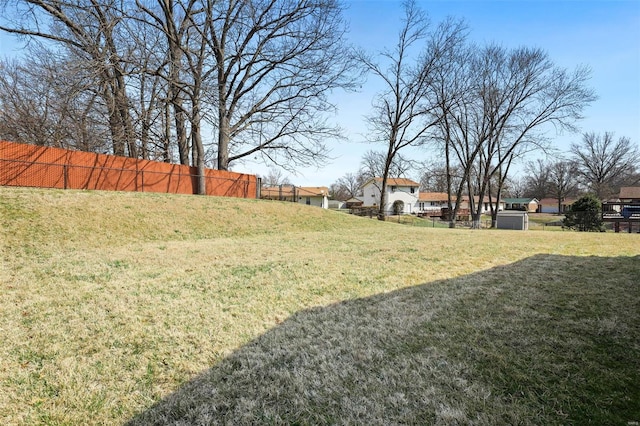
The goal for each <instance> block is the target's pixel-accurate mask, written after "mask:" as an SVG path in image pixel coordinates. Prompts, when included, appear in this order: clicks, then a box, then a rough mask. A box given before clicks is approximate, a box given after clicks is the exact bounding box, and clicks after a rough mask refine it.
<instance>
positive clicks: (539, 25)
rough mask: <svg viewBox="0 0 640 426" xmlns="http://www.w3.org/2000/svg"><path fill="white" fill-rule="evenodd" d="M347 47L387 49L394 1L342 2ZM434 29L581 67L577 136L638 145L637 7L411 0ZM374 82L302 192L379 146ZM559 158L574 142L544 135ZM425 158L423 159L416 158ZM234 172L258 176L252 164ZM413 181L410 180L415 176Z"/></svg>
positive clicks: (8, 41)
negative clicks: (372, 136) (371, 125)
mask: <svg viewBox="0 0 640 426" xmlns="http://www.w3.org/2000/svg"><path fill="white" fill-rule="evenodd" d="M346 4H347V5H348V10H347V13H346V19H347V20H348V21H349V23H350V28H351V31H350V38H351V42H352V43H353V44H355V45H359V46H362V47H364V48H365V49H367V50H368V51H371V52H375V51H376V50H379V49H381V48H383V47H384V46H389V47H392V45H393V44H394V43H395V41H396V39H397V32H398V28H399V26H400V18H401V16H402V4H401V2H400V1H397V0H350V1H348V0H346ZM418 4H419V5H420V6H421V7H422V8H423V9H424V10H425V11H426V12H427V13H428V14H429V16H430V17H431V19H432V21H433V22H434V23H437V22H439V21H441V20H442V19H443V18H445V17H446V16H454V17H458V18H463V19H465V20H466V22H467V24H468V26H469V29H470V38H471V39H472V40H474V41H476V42H479V43H483V42H487V43H489V42H492V43H494V42H495V43H499V44H502V45H504V46H505V47H518V46H530V47H539V48H542V49H544V50H546V51H547V52H548V53H549V55H550V57H551V59H552V60H553V61H554V62H555V63H556V64H557V65H560V66H563V67H565V68H568V69H573V68H574V67H575V66H577V65H588V66H589V67H590V68H591V69H592V78H591V82H590V83H591V86H592V87H593V88H594V89H595V91H596V93H597V95H598V99H597V100H596V101H595V102H594V103H593V104H592V105H591V106H590V107H589V108H588V109H587V110H586V111H585V116H586V117H585V119H584V120H582V121H581V122H580V123H578V125H579V126H580V128H581V130H582V131H588V132H596V133H603V132H605V131H610V132H615V134H616V136H617V137H619V136H627V137H629V138H631V140H632V142H634V143H636V144H640V0H555V1H552V0H533V1H526V0H525V1H519V0H499V1H498V0H495V1H485V0H475V1H474V0H464V1H463V0H447V1H445V0H441V1H438V0H436V1H433V0H422V1H421V0H418ZM18 48H19V45H18V44H16V43H15V42H14V41H13V39H12V38H10V37H7V36H6V35H2V34H0V55H6V54H9V55H10V54H12V53H14V52H15V50H16V49H18ZM374 93H375V81H374V80H369V81H368V82H367V83H366V84H364V85H363V88H362V91H360V92H359V93H352V94H347V95H345V94H336V95H335V99H336V102H337V103H338V109H339V111H338V116H337V117H336V119H337V120H338V122H339V123H340V125H341V126H342V127H343V128H344V129H345V131H346V134H347V137H348V139H349V143H344V142H340V143H337V142H332V141H329V143H328V144H329V146H330V147H331V148H332V156H333V157H335V160H334V161H333V162H332V163H331V164H328V165H327V166H325V167H322V168H320V169H318V170H313V169H305V170H303V171H300V173H299V174H298V175H297V176H291V177H290V180H291V181H292V182H293V183H295V184H297V185H302V186H329V185H330V184H331V183H333V182H335V181H336V180H337V179H338V178H339V177H340V176H342V175H344V174H345V173H347V172H355V171H356V170H357V169H358V167H359V163H360V158H361V156H362V154H363V153H364V152H366V151H367V150H369V149H382V148H383V147H382V146H380V145H373V144H368V143H366V142H365V141H366V132H367V129H366V126H365V122H364V119H363V116H364V115H366V114H367V113H368V112H369V109H370V105H371V100H372V98H373V95H374ZM549 136H551V137H552V139H553V140H554V142H555V145H556V146H557V147H558V148H559V149H561V150H565V149H567V148H568V146H569V144H570V143H571V142H577V141H579V140H580V138H581V135H580V134H564V135H557V136H556V135H555V134H551V135H549ZM417 155H420V156H422V157H424V158H426V157H428V156H430V155H431V154H430V153H429V152H421V153H418V154H417ZM235 169H236V170H237V171H243V172H251V173H257V174H265V173H266V168H265V167H264V166H260V165H256V164H249V163H248V164H245V165H243V166H237V167H235ZM416 178H417V176H416Z"/></svg>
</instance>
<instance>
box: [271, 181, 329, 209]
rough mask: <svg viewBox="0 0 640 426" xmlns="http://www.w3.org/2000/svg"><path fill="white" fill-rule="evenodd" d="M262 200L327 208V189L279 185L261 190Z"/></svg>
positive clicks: (324, 187) (322, 187) (323, 187)
mask: <svg viewBox="0 0 640 426" xmlns="http://www.w3.org/2000/svg"><path fill="white" fill-rule="evenodd" d="M261 195H262V198H263V199H267V200H278V201H290V202H295V203H299V204H306V205H308V206H316V207H322V208H323V209H328V208H329V188H327V187H326V186H293V185H279V186H270V187H265V188H262V191H261Z"/></svg>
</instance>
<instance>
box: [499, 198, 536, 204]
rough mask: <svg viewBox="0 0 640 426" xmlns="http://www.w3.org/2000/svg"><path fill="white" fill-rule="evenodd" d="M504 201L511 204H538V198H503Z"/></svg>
mask: <svg viewBox="0 0 640 426" xmlns="http://www.w3.org/2000/svg"><path fill="white" fill-rule="evenodd" d="M502 201H504V202H505V203H509V204H529V203H531V202H532V201H534V202H536V203H537V202H538V199H537V198H503V199H502Z"/></svg>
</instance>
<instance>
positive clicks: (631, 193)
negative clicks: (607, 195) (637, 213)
mask: <svg viewBox="0 0 640 426" xmlns="http://www.w3.org/2000/svg"><path fill="white" fill-rule="evenodd" d="M618 198H619V199H620V202H621V203H640V186H623V187H622V188H620V195H619V197H618Z"/></svg>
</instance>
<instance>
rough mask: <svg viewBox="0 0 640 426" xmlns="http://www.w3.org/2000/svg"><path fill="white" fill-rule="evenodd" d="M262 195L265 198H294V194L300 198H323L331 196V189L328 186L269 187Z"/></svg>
mask: <svg viewBox="0 0 640 426" xmlns="http://www.w3.org/2000/svg"><path fill="white" fill-rule="evenodd" d="M261 194H262V196H263V197H293V196H294V194H295V195H296V196H298V197H323V196H325V195H327V196H328V195H329V188H327V187H326V186H292V185H282V187H279V186H267V187H264V188H262V190H261Z"/></svg>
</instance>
